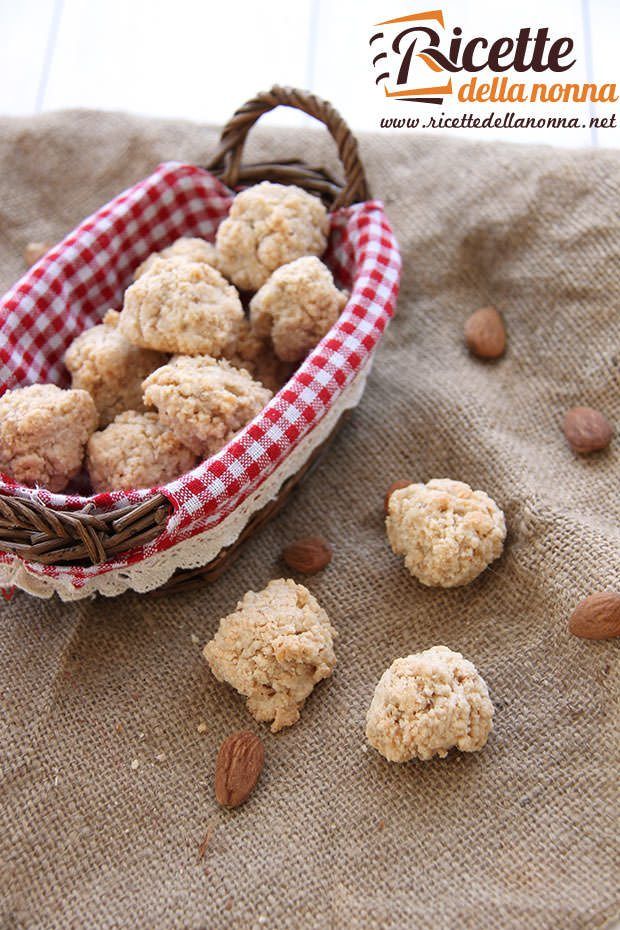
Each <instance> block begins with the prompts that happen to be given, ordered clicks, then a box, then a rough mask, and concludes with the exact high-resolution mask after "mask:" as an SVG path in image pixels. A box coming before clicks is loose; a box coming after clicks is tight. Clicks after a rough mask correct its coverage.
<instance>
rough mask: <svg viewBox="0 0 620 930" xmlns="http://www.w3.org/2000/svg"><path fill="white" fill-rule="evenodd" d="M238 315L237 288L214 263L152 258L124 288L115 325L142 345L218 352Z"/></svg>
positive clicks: (230, 338) (233, 330)
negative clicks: (120, 310)
mask: <svg viewBox="0 0 620 930" xmlns="http://www.w3.org/2000/svg"><path fill="white" fill-rule="evenodd" d="M243 318H244V315H243V308H242V306H241V301H240V300H239V295H238V293H237V291H236V290H235V288H234V287H233V286H232V285H231V284H229V283H228V282H227V281H226V280H225V279H224V278H223V277H222V275H221V274H220V273H219V271H216V269H215V268H212V267H211V266H210V265H207V264H205V263H204V262H190V261H181V262H179V261H176V260H175V259H173V258H158V259H156V260H155V261H154V262H153V264H152V265H151V267H150V268H149V269H148V271H145V272H144V274H142V275H140V277H139V278H138V280H137V281H136V282H135V284H132V285H131V287H129V288H128V289H127V291H126V292H125V302H124V304H123V310H122V312H121V318H120V323H119V326H120V330H121V332H122V334H123V335H124V336H125V338H126V339H128V340H129V341H130V342H133V343H134V344H135V345H138V346H142V347H143V348H145V349H157V350H158V351H160V352H181V353H184V354H186V355H200V354H203V353H204V354H209V355H213V356H220V355H222V353H223V352H224V350H225V349H226V347H227V346H228V345H229V344H230V343H231V342H234V340H235V339H236V334H237V328H238V327H239V325H240V323H241V321H242V320H243Z"/></svg>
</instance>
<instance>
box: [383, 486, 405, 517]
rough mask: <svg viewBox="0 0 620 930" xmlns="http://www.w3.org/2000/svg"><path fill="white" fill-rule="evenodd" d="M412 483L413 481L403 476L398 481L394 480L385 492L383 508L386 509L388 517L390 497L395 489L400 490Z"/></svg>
mask: <svg viewBox="0 0 620 930" xmlns="http://www.w3.org/2000/svg"><path fill="white" fill-rule="evenodd" d="M410 484H411V482H410V481H406V480H405V479H404V478H401V479H399V480H398V481H393V482H392V483H391V485H390V486H389V488H388V489H387V491H386V492H385V497H384V498H383V509H384V511H385V515H386V517H387V515H388V514H389V512H390V497H391V496H392V494H393V493H394V491H400V490H401V488H408V487H409V485H410Z"/></svg>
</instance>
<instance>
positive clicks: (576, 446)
mask: <svg viewBox="0 0 620 930" xmlns="http://www.w3.org/2000/svg"><path fill="white" fill-rule="evenodd" d="M562 428H563V430H564V435H565V436H566V438H567V440H568V444H569V445H570V447H571V449H572V450H573V451H574V452H578V453H579V454H580V455H588V454H589V453H590V452H599V451H600V450H601V449H606V448H607V446H608V445H609V443H610V442H611V438H612V436H613V434H614V431H613V429H612V426H611V423H610V422H609V420H608V419H607V417H605V416H603V414H602V413H600V412H599V411H598V410H594V408H593V407H572V408H571V409H570V410H569V411H568V412H567V413H566V414H565V416H564V422H563V424H562Z"/></svg>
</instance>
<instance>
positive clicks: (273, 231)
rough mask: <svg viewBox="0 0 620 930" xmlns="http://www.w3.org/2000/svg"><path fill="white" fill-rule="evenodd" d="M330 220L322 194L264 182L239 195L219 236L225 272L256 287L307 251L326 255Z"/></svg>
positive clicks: (246, 286)
mask: <svg viewBox="0 0 620 930" xmlns="http://www.w3.org/2000/svg"><path fill="white" fill-rule="evenodd" d="M328 231H329V218H328V216H327V210H326V209H325V207H324V205H323V204H322V203H321V201H320V200H319V198H318V197H315V196H314V195H313V194H308V193H307V192H306V191H304V190H302V189H301V188H300V187H296V186H295V185H294V184H272V183H271V182H270V181H263V182H262V183H261V184H256V185H255V186H254V187H250V188H249V189H248V190H245V191H242V192H241V193H240V194H237V196H236V197H235V199H234V200H233V202H232V206H231V208H230V213H229V215H228V216H227V217H226V219H225V220H224V221H223V222H222V223H221V225H220V227H219V229H218V231H217V236H216V246H217V261H218V267H219V268H220V269H221V271H222V273H223V274H224V275H226V277H227V278H229V279H230V280H231V281H232V282H233V284H236V286H237V287H239V288H241V289H242V290H247V291H257V290H258V289H259V287H261V286H262V285H263V284H264V283H265V281H266V280H267V278H268V277H269V276H270V274H271V273H272V272H273V271H275V270H276V268H279V267H280V266H281V265H285V264H286V263H287V262H291V261H293V260H294V259H296V258H301V256H302V255H322V254H323V252H324V251H325V248H326V246H327V234H328Z"/></svg>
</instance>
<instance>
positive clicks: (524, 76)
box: [369, 10, 619, 105]
mask: <svg viewBox="0 0 620 930" xmlns="http://www.w3.org/2000/svg"><path fill="white" fill-rule="evenodd" d="M369 46H370V49H371V56H372V67H373V69H374V71H375V84H376V85H377V86H378V87H381V88H383V93H384V95H385V98H386V100H388V101H398V102H401V103H402V102H405V103H424V104H434V105H437V104H443V103H444V101H445V100H446V99H449V100H452V101H454V102H458V103H552V104H557V103H584V102H585V101H589V102H593V103H616V102H617V101H618V99H619V98H618V95H617V94H616V85H615V84H593V83H570V82H568V81H560V80H558V76H559V75H561V76H564V75H566V73H567V72H569V71H570V70H571V68H572V67H573V66H574V65H575V63H576V62H577V57H576V53H575V43H574V40H573V39H572V38H571V37H570V36H565V35H559V36H554V35H552V33H551V30H550V29H549V28H548V27H546V26H542V27H540V28H537V29H535V28H532V27H531V26H524V27H523V28H521V29H519V30H518V31H517V33H516V34H515V35H505V36H496V37H488V36H483V35H472V36H467V35H464V34H463V29H462V27H460V26H458V25H457V26H455V27H454V28H452V29H447V28H446V21H445V17H444V13H443V10H427V11H425V12H420V13H410V14H409V15H407V16H399V17H397V18H396V19H387V20H384V21H383V22H380V23H376V24H375V25H374V26H373V27H372V30H371V35H370V39H369ZM481 72H485V75H484V76H482V74H481ZM489 74H490V79H489V77H488V76H487V75H489ZM515 78H516V79H517V80H515Z"/></svg>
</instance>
